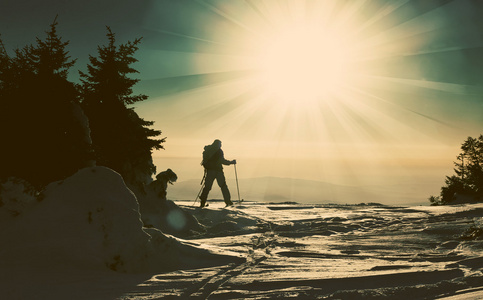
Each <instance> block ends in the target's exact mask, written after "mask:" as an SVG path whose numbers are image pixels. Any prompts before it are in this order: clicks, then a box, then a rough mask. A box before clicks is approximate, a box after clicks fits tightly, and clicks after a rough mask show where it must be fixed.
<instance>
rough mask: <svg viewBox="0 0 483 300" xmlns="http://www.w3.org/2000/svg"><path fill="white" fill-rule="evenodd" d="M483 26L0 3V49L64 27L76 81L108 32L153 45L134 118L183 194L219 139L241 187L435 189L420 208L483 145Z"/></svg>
mask: <svg viewBox="0 0 483 300" xmlns="http://www.w3.org/2000/svg"><path fill="white" fill-rule="evenodd" d="M482 13H483V3H482V2H481V1H477V0H454V1H449V0H439V1H436V0H424V1H422V0H421V1H407V0H393V1H383V0H351V1H348V0H347V1H344V0H324V1H317V0H312V1H310V0H306V1H304V0H297V1H295V0H287V1H283V0H279V1H275V0H272V1H269V0H259V1H257V0H246V1H242V0H231V1H222V0H190V1H188V0H176V1H175V0H156V1H154V0H151V1H146V0H141V1H127V0H116V1H114V0H104V1H70V0H64V1H60V0H58V1H53V0H46V1H34V0H3V1H2V2H1V3H0V16H1V18H0V34H1V38H2V40H3V42H4V44H5V46H6V48H7V50H9V51H12V50H13V49H14V48H16V47H23V46H24V45H26V44H30V43H34V42H35V37H40V38H42V37H44V36H45V31H46V30H48V26H49V24H51V23H52V21H53V20H54V19H55V17H56V16H58V17H57V20H58V22H59V25H58V31H59V33H60V34H61V36H62V37H63V38H64V39H65V40H69V41H70V44H69V47H68V50H69V51H70V54H71V56H72V57H73V58H78V61H77V64H76V65H75V66H74V68H73V69H72V70H71V74H70V76H71V77H72V79H73V80H76V78H78V75H77V70H82V71H85V69H86V64H87V59H88V55H89V54H90V55H96V49H97V46H98V45H104V44H106V43H107V39H106V37H105V34H106V29H105V26H110V27H111V29H112V31H113V32H114V33H116V36H117V38H118V41H119V42H121V43H123V42H126V41H128V40H134V39H135V38H138V37H143V40H142V44H141V46H140V49H139V51H138V52H137V53H136V58H137V59H138V60H139V62H138V63H136V65H135V66H134V67H135V68H136V69H137V70H138V71H139V74H136V76H137V78H139V79H141V81H140V82H139V84H138V85H137V87H136V92H137V93H143V94H146V95H148V96H149V99H148V100H147V101H144V102H142V103H138V104H136V105H135V108H136V111H137V112H138V114H139V115H141V117H143V118H145V119H146V120H152V121H155V125H154V128H155V129H160V130H162V132H163V133H162V135H163V137H167V140H166V143H165V144H164V146H165V150H160V151H156V152H155V153H153V157H154V162H155V164H156V165H157V167H158V171H162V170H165V169H167V168H172V169H173V170H174V171H175V172H176V173H177V174H178V177H179V180H180V181H182V180H188V179H194V178H201V177H202V174H203V170H202V168H201V167H200V166H199V162H200V160H201V152H202V150H203V146H204V145H207V144H211V143H212V141H213V140H214V139H220V140H221V141H222V142H223V149H224V152H225V157H226V158H228V159H237V162H238V164H237V168H238V176H240V177H241V178H251V177H262V176H273V177H286V178H299V179H307V180H316V181H323V182H330V183H336V184H343V185H357V186H364V185H367V186H369V185H371V186H374V185H390V184H401V183H404V184H406V188H413V187H414V186H415V185H421V184H425V185H426V186H427V188H426V189H423V190H422V191H421V197H422V198H424V197H429V195H430V194H439V187H441V186H442V185H443V184H444V177H445V176H446V175H451V174H452V167H453V161H454V160H455V159H456V156H457V155H458V153H459V147H460V145H461V144H462V142H463V141H464V140H465V139H466V138H467V137H468V136H473V137H477V136H479V135H480V134H482V133H483V130H482V128H483V126H482V125H483V100H482V95H483V31H482V30H481V28H483V27H482V25H483V20H482V19H481V17H480V16H481V15H482ZM231 168H232V167H227V170H226V173H227V177H228V176H230V177H233V174H232V173H233V170H231ZM228 172H229V175H228ZM426 194H427V195H426Z"/></svg>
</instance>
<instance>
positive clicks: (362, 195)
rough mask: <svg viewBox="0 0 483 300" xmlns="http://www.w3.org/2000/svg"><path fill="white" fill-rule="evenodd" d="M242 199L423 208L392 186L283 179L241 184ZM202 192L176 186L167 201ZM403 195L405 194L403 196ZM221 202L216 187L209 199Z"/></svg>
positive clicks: (193, 185) (195, 186) (193, 183)
mask: <svg viewBox="0 0 483 300" xmlns="http://www.w3.org/2000/svg"><path fill="white" fill-rule="evenodd" d="M227 184H228V187H229V189H230V192H231V196H232V199H234V200H237V199H238V193H237V185H236V182H235V180H234V179H227ZM238 185H239V188H240V198H243V199H246V200H250V201H262V202H285V201H295V202H298V203H314V204H316V203H339V204H358V203H368V202H377V203H383V204H392V205H394V204H395V205H402V204H423V203H425V202H427V201H426V199H420V198H418V197H417V196H416V195H414V193H412V191H413V187H409V186H408V187H405V186H404V185H403V184H401V185H392V186H346V185H338V184H333V183H328V182H322V181H316V180H306V179H297V178H284V177H257V178H243V179H239V180H238ZM200 189H201V185H200V180H197V179H192V180H186V181H181V182H177V183H175V184H174V185H172V186H170V187H169V188H168V199H171V200H190V199H192V200H193V201H194V200H195V198H196V196H197V195H198V192H199V191H200ZM401 191H402V192H401ZM210 198H211V199H221V198H222V195H221V192H220V188H219V187H218V185H217V183H216V182H215V183H213V188H212V190H211V192H210V195H209V199H210Z"/></svg>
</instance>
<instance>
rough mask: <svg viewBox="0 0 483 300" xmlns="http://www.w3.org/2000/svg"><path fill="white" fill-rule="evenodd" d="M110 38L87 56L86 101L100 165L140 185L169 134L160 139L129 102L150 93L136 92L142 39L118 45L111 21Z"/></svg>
mask: <svg viewBox="0 0 483 300" xmlns="http://www.w3.org/2000/svg"><path fill="white" fill-rule="evenodd" d="M107 38H108V43H107V45H105V46H100V47H98V57H93V56H89V62H90V63H89V65H88V66H87V73H84V72H80V76H81V81H82V87H81V89H82V106H83V108H84V110H85V111H86V114H87V116H88V118H89V122H90V128H91V136H92V141H93V146H94V150H95V153H96V160H97V164H98V165H103V166H107V167H109V168H112V169H114V170H115V171H117V172H119V173H120V174H121V175H122V176H123V177H124V179H125V180H126V182H128V183H129V184H131V185H136V186H138V187H140V188H142V187H141V186H142V185H143V184H145V183H147V182H146V178H151V176H152V174H154V173H155V172H156V168H155V166H154V165H153V163H152V157H151V154H152V150H153V149H162V148H163V146H162V145H161V144H162V143H164V141H165V139H164V138H162V139H156V137H158V136H159V135H160V134H161V131H158V130H154V129H151V128H149V127H150V126H152V125H153V124H154V122H152V121H145V120H144V119H142V118H140V117H139V116H138V114H137V113H136V112H135V111H134V109H133V108H128V105H131V104H134V103H136V102H139V101H143V100H146V99H147V96H146V95H142V94H141V95H133V90H132V88H133V86H134V85H135V84H136V83H137V82H138V81H139V79H133V78H131V77H130V75H132V74H134V73H138V71H137V70H135V69H133V68H132V67H131V64H133V63H135V62H136V61H137V59H136V58H135V57H134V54H135V52H136V51H137V50H138V45H139V43H140V42H141V39H140V38H139V39H136V40H134V41H133V42H131V41H130V42H127V43H126V44H121V45H119V46H117V45H116V39H115V34H114V33H113V32H112V31H111V29H110V28H109V27H107Z"/></svg>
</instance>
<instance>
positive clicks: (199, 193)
mask: <svg viewBox="0 0 483 300" xmlns="http://www.w3.org/2000/svg"><path fill="white" fill-rule="evenodd" d="M205 178H206V169H205V173H204V174H203V179H201V182H200V185H201V189H200V191H199V192H198V196H196V198H195V202H193V204H191V206H194V205H195V204H196V200H198V198H199V197H200V195H201V191H203V188H204V187H205Z"/></svg>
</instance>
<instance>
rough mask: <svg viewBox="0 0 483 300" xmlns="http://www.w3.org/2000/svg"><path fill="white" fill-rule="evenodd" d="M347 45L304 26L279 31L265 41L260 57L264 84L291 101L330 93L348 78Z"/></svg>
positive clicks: (349, 69) (269, 89)
mask: <svg viewBox="0 0 483 300" xmlns="http://www.w3.org/2000/svg"><path fill="white" fill-rule="evenodd" d="M349 47H350V46H348V45H347V44H346V43H343V42H342V40H341V39H339V38H338V37H337V36H336V35H334V34H333V33H330V32H328V31H326V32H324V31H320V30H314V29H311V28H309V27H307V26H300V27H291V28H289V29H287V30H283V31H280V32H279V33H277V34H274V35H273V36H272V37H271V38H269V39H268V40H267V46H266V47H265V48H264V50H263V51H262V55H261V56H260V68H261V71H262V80H263V81H264V85H265V86H266V88H267V90H268V92H269V93H271V94H274V95H275V96H276V97H277V98H279V99H280V98H283V99H286V100H290V101H298V102H300V101H301V102H306V101H313V100H315V99H321V98H324V97H326V96H331V95H333V94H335V93H337V92H338V91H339V89H340V88H341V86H343V85H344V84H347V83H348V81H349V80H350V77H351V76H350V75H351V71H353V70H351V61H352V57H351V55H350V51H349V49H350V48H349Z"/></svg>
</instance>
